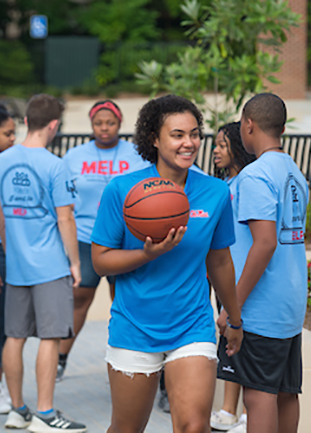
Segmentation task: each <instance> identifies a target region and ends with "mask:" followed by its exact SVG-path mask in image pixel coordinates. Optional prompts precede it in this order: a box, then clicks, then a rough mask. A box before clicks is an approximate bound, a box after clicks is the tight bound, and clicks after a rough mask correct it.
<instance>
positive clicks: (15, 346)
mask: <svg viewBox="0 0 311 433" xmlns="http://www.w3.org/2000/svg"><path fill="white" fill-rule="evenodd" d="M25 341H26V338H13V337H8V338H7V339H6V342H5V345H4V348H3V352H2V363H3V370H4V373H5V378H6V383H7V386H8V390H9V393H10V397H11V400H12V405H13V407H16V408H18V407H21V406H23V405H24V400H23V392H22V389H23V374H24V366H23V348H24V344H25Z"/></svg>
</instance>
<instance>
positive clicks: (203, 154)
mask: <svg viewBox="0 0 311 433" xmlns="http://www.w3.org/2000/svg"><path fill="white" fill-rule="evenodd" d="M91 138H92V137H91V136H90V135H89V134H63V133H58V134H57V135H56V136H55V138H54V140H53V141H52V143H51V144H50V145H49V146H48V149H49V150H50V151H51V152H52V153H54V154H55V155H58V156H60V157H62V156H64V155H65V153H66V152H67V151H68V150H69V149H71V148H73V147H76V146H79V145H81V144H83V143H85V142H87V141H89V140H90V139H91ZM120 138H123V139H125V140H128V141H132V140H133V134H120ZM282 145H283V149H284V151H285V152H287V153H288V154H289V155H290V156H291V157H292V158H293V159H294V161H295V162H296V164H297V165H298V167H299V168H300V170H301V171H302V173H303V174H304V176H305V177H306V180H307V181H308V182H309V181H310V179H311V135H308V134H288V135H283V136H282ZM212 152H213V135H212V134H205V135H204V139H203V142H202V146H201V148H200V151H199V154H198V157H197V161H196V163H197V165H198V166H199V167H200V168H201V169H202V170H203V171H205V172H206V173H208V174H211V175H212V174H213V173H214V164H213V157H212Z"/></svg>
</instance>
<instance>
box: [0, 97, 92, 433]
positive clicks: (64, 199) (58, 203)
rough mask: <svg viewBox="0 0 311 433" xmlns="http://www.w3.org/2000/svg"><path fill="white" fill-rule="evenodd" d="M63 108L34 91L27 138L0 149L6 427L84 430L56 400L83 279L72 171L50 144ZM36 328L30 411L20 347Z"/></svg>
mask: <svg viewBox="0 0 311 433" xmlns="http://www.w3.org/2000/svg"><path fill="white" fill-rule="evenodd" d="M62 112H63V105H62V104H61V103H60V102H59V101H58V100H57V99H56V98H54V97H52V96H49V95H44V94H42V95H36V96H34V97H33V98H31V100H30V101H29V104H28V106H27V111H26V119H25V122H26V124H27V127H28V132H27V136H26V139H25V140H24V142H23V143H22V144H17V145H15V146H13V147H12V148H11V149H9V150H7V151H6V152H4V153H2V154H1V155H0V200H1V210H2V211H1V212H0V228H1V230H0V236H1V239H3V240H6V256H7V260H6V290H7V291H6V303H5V334H6V335H7V340H6V343H5V346H4V349H3V367H4V371H5V375H6V380H7V385H8V389H9V392H10V396H11V399H12V406H13V407H12V410H11V411H10V413H9V415H8V418H7V420H6V422H5V427H8V428H20V429H24V428H26V427H28V429H29V430H30V431H33V432H39V431H54V432H55V431H58V430H59V431H67V430H68V431H71V432H75V433H79V432H84V431H86V427H85V426H84V425H83V424H78V423H75V422H72V421H69V420H67V419H65V418H64V417H63V416H62V415H61V413H60V412H59V411H55V410H54V408H53V394H54V384H55V377H56V369H57V360H58V346H59V342H60V339H61V338H69V337H71V336H72V335H73V287H78V286H79V283H80V281H81V276H80V261H79V253H78V244H77V233H76V225H75V220H74V217H73V214H72V211H71V205H72V203H73V199H74V197H73V190H72V188H71V184H70V178H69V174H68V171H67V169H66V166H65V163H64V162H63V161H62V160H61V159H60V158H58V157H57V156H55V155H52V154H51V153H50V152H49V151H48V150H47V149H46V146H47V144H48V143H50V142H51V141H52V140H53V138H54V136H55V134H56V131H57V129H58V126H59V123H60V117H61V114H62ZM4 226H5V231H4V230H3V228H4ZM67 255H68V256H67ZM72 279H73V281H72ZM31 336H35V337H38V338H39V339H40V345H39V350H38V356H37V362H36V375H37V388H38V402H37V411H36V412H35V413H34V414H33V415H32V413H31V412H30V410H29V408H28V407H27V406H26V404H25V402H24V399H23V395H22V380H23V357H22V353H23V347H24V344H25V342H26V339H27V338H28V337H31Z"/></svg>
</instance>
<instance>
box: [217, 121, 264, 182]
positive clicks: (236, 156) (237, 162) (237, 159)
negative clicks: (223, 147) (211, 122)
mask: <svg viewBox="0 0 311 433" xmlns="http://www.w3.org/2000/svg"><path fill="white" fill-rule="evenodd" d="M240 126H241V122H232V123H227V124H226V125H223V126H221V127H220V128H219V129H218V132H220V131H223V133H224V139H225V141H226V142H227V145H228V150H229V149H230V151H231V158H232V162H233V165H234V166H235V168H236V169H237V171H238V172H240V171H241V170H242V168H244V167H245V166H246V165H248V164H250V163H251V162H253V161H255V159H256V158H255V156H254V155H251V154H249V153H247V152H246V150H245V149H244V146H243V144H242V139H241V134H240ZM214 173H215V176H216V177H220V178H221V179H224V178H225V177H227V176H228V175H229V173H228V169H226V168H225V169H223V168H217V167H216V166H215V169H214Z"/></svg>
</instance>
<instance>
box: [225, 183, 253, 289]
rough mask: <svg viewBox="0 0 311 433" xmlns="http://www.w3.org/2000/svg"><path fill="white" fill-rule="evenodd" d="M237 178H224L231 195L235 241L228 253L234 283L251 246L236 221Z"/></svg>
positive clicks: (248, 237)
mask: <svg viewBox="0 0 311 433" xmlns="http://www.w3.org/2000/svg"><path fill="white" fill-rule="evenodd" d="M238 177H239V175H237V176H234V177H232V178H231V179H229V178H226V179H225V181H226V182H227V184H228V186H229V188H230V195H231V204H232V211H233V221H234V232H235V238H236V241H235V243H234V244H233V245H231V247H230V253H231V257H232V261H233V264H234V269H235V281H236V283H237V282H238V281H239V279H240V276H241V274H242V271H243V269H244V265H245V261H246V258H247V254H248V250H249V245H250V244H252V242H253V238H252V235H251V233H250V231H249V229H248V227H247V225H245V224H241V223H239V221H238V209H237V186H238Z"/></svg>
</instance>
